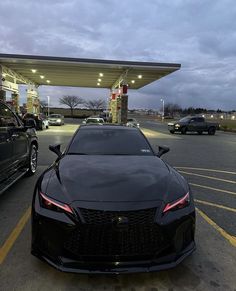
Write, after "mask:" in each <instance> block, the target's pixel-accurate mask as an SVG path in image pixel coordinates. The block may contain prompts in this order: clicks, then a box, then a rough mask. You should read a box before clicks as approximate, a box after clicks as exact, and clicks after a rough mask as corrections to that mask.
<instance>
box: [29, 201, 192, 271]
mask: <svg viewBox="0 0 236 291" xmlns="http://www.w3.org/2000/svg"><path fill="white" fill-rule="evenodd" d="M36 200H37V199H36ZM171 215H172V213H171ZM171 215H170V216H168V215H167V217H166V221H165V220H163V221H162V222H161V223H154V224H152V230H151V231H150V229H148V231H147V230H146V227H147V225H141V226H140V225H138V226H132V227H131V228H130V229H129V230H128V231H126V230H125V231H123V230H121V233H120V234H119V235H118V236H117V233H115V234H112V235H110V233H109V232H110V230H111V229H110V228H109V227H107V226H105V227H104V225H103V224H101V225H100V226H99V225H95V226H89V225H86V224H80V223H78V222H77V221H76V220H74V219H73V217H72V216H71V217H70V215H67V214H65V213H57V212H53V211H50V210H47V209H43V208H41V207H40V206H39V204H38V203H37V202H36V207H35V206H33V208H32V248H31V253H32V254H33V255H34V256H36V257H38V258H40V259H41V260H44V261H46V262H47V263H49V264H50V265H52V266H53V267H55V268H57V269H58V270H61V271H65V272H75V273H98V274H99V273H116V274H117V273H135V272H152V271H159V270H164V269H169V268H173V267H175V266H176V265H178V264H179V263H180V262H181V261H183V260H184V259H185V258H186V257H187V256H188V255H190V254H191V253H192V252H193V251H194V250H195V242H194V232H195V211H194V206H193V205H192V206H191V207H188V208H185V209H182V210H180V211H179V216H178V217H176V219H174V220H173V219H172V217H171ZM153 225H154V228H157V229H156V230H155V229H154V228H153ZM140 227H141V228H144V229H145V230H142V229H141V230H140ZM89 228H90V229H91V231H88V230H89ZM153 237H154V238H153ZM119 238H121V240H120V241H119V242H118V240H119ZM131 239H132V240H131ZM131 242H132V243H131ZM155 242H156V245H155ZM145 244H146V246H145ZM113 245H114V247H113ZM121 245H122V252H123V253H122V254H121V253H119V250H120V249H121ZM149 245H150V248H153V249H154V248H155V251H153V249H151V251H150V252H149V248H148V247H149ZM132 252H133V253H132ZM142 252H143V253H142ZM144 252H145V254H144Z"/></svg>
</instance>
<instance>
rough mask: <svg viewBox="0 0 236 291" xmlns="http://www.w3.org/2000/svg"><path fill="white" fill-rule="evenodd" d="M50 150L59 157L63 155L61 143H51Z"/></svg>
mask: <svg viewBox="0 0 236 291" xmlns="http://www.w3.org/2000/svg"><path fill="white" fill-rule="evenodd" d="M49 150H50V151H52V152H54V153H55V154H56V155H57V156H58V157H59V158H61V157H62V152H61V145H60V144H55V145H50V146H49Z"/></svg>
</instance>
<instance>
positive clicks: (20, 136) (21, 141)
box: [2, 104, 29, 167]
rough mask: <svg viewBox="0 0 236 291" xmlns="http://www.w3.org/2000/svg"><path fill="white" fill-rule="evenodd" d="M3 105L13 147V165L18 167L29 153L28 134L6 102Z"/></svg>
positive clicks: (5, 121)
mask: <svg viewBox="0 0 236 291" xmlns="http://www.w3.org/2000/svg"><path fill="white" fill-rule="evenodd" d="M2 106H3V107H4V123H5V126H6V128H7V132H8V136H9V139H10V141H11V143H12V147H13V153H12V157H13V162H12V167H18V165H19V164H21V163H23V162H25V161H26V158H27V155H28V150H29V149H28V134H27V132H26V130H25V128H24V126H23V123H21V121H20V120H19V119H18V118H17V116H16V115H15V114H14V113H13V112H12V111H11V110H10V109H9V108H8V107H7V106H5V105H4V104H2Z"/></svg>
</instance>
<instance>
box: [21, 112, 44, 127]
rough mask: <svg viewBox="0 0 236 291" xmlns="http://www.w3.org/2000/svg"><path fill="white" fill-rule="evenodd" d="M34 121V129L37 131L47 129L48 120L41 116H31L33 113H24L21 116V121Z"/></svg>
mask: <svg viewBox="0 0 236 291" xmlns="http://www.w3.org/2000/svg"><path fill="white" fill-rule="evenodd" d="M30 119H31V120H32V119H33V120H35V122H36V129H37V130H43V129H46V128H48V120H47V119H46V117H45V116H44V115H42V114H33V113H25V114H24V116H23V120H24V121H26V120H30Z"/></svg>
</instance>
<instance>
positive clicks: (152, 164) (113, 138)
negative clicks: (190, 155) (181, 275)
mask: <svg viewBox="0 0 236 291" xmlns="http://www.w3.org/2000/svg"><path fill="white" fill-rule="evenodd" d="M50 149H51V150H52V151H54V152H55V153H56V154H57V155H58V158H57V160H56V161H55V163H54V164H53V165H52V166H51V167H50V168H49V169H47V170H46V171H45V172H44V173H43V174H42V175H41V177H40V178H39V180H38V182H37V185H36V188H35V193H34V197H33V204H32V254H33V255H35V256H37V257H39V258H41V259H43V260H45V261H47V262H48V263H49V264H51V265H52V266H54V267H56V268H58V269H60V270H62V271H68V272H78V273H90V272H93V273H124V272H146V271H158V270H162V269H167V268H171V267H174V266H176V265H177V264H178V263H180V262H181V261H182V260H183V259H184V258H185V257H186V256H188V255H189V254H191V253H192V252H193V250H194V249H195V242H194V231H195V208H194V203H193V196H192V193H191V190H190V188H189V185H188V183H187V182H186V180H185V179H184V178H183V177H182V176H181V175H180V174H179V173H178V172H177V171H176V170H174V169H173V168H171V167H170V166H169V165H168V164H166V163H165V162H164V161H163V160H162V159H160V156H161V155H162V154H164V153H165V152H167V151H168V148H165V147H159V152H158V153H157V154H155V153H154V151H153V149H152V148H151V146H150V144H149V142H148V141H147V139H146V138H145V137H144V135H143V134H142V132H141V131H140V130H139V129H137V128H131V127H130V128H129V127H126V126H115V125H113V126H112V125H102V126H98V125H91V126H83V125H82V126H81V127H80V128H79V129H78V130H77V132H76V133H75V134H74V136H73V138H72V140H71V142H70V144H69V145H68V147H67V149H66V150H65V152H64V153H61V151H60V145H56V146H50Z"/></svg>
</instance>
